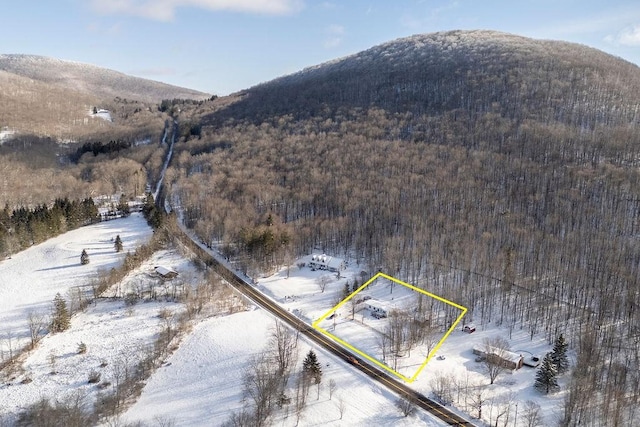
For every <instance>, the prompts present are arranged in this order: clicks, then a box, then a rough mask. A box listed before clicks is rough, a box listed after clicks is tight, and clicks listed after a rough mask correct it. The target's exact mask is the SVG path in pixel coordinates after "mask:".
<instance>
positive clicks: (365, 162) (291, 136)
mask: <svg viewBox="0 0 640 427" xmlns="http://www.w3.org/2000/svg"><path fill="white" fill-rule="evenodd" d="M638 99H640V69H638V67H637V66H634V65H632V64H629V63H627V62H625V61H622V60H620V59H617V58H613V57H611V56H609V55H606V54H604V53H602V52H599V51H596V50H593V49H589V48H586V47H584V46H579V45H573V44H568V43H561V42H550V41H535V40H530V39H525V38H521V37H516V36H509V35H505V34H501V33H492V32H450V33H439V34H432V35H425V36H414V37H411V38H408V39H402V40H398V41H395V42H391V43H388V44H385V45H381V46H379V47H376V48H372V49H370V50H368V51H365V52H362V53H360V54H357V55H354V56H351V57H348V58H344V59H342V60H337V61H334V62H331V63H328V64H324V65H321V66H318V67H314V68H311V69H308V70H304V71H302V72H300V73H297V74H294V75H292V76H288V77H284V78H281V79H278V80H275V81H273V82H269V83H266V84H264V85H260V86H257V87H255V88H251V89H248V90H247V91H244V92H243V93H241V94H239V95H238V96H236V97H235V98H234V100H233V102H229V100H226V101H225V102H226V104H225V106H224V107H223V108H221V107H219V104H217V102H219V101H220V100H215V101H211V102H207V103H204V105H198V106H197V110H196V107H195V106H194V109H192V110H189V108H188V107H185V109H184V111H183V112H182V115H181V117H180V119H181V120H186V121H189V122H190V123H193V122H194V121H195V120H199V123H200V125H201V128H200V130H201V131H200V133H199V134H198V135H197V137H196V136H195V135H191V136H190V135H188V134H185V138H184V139H185V140H186V142H181V143H179V144H178V145H177V146H176V152H175V156H174V163H173V168H171V169H170V170H169V171H168V181H170V183H171V186H172V188H171V193H172V197H173V200H174V201H175V202H177V203H180V204H181V206H182V207H183V209H184V210H185V220H186V222H187V224H188V225H189V226H191V227H193V228H194V230H195V231H196V232H197V233H198V234H199V236H200V237H201V238H202V240H204V241H207V242H221V243H222V249H223V250H224V252H225V254H226V255H227V256H229V257H231V258H234V259H236V260H237V261H238V262H240V263H241V264H242V265H243V268H245V269H246V270H247V271H248V272H249V273H250V274H260V273H261V272H267V271H271V270H272V269H273V268H274V267H277V266H282V265H286V264H290V263H291V262H293V260H294V259H295V257H296V256H299V255H302V254H307V253H309V252H311V251H312V250H314V249H318V250H322V251H325V252H326V253H331V254H339V255H346V256H350V257H352V258H353V259H355V260H356V261H357V262H358V263H359V265H361V266H362V268H363V269H366V270H368V271H371V272H373V271H377V270H378V269H382V270H383V271H385V272H387V273H388V274H392V275H395V276H397V277H398V278H400V279H402V280H407V281H409V282H411V283H414V284H416V285H418V286H421V287H424V288H425V289H428V290H429V291H430V292H434V293H436V294H439V295H442V296H443V297H445V298H450V299H453V300H455V301H456V302H458V303H460V304H463V305H465V306H467V307H469V308H470V312H469V314H468V316H469V319H470V320H473V321H475V322H478V323H482V324H487V323H497V324H500V325H503V326H504V327H506V328H508V330H509V331H513V330H514V329H516V328H518V329H526V330H527V331H528V332H529V333H530V334H531V336H532V337H533V336H534V335H535V334H543V335H544V336H546V337H547V339H548V341H549V343H552V342H554V340H555V339H556V338H557V337H558V336H559V334H564V336H565V337H566V338H567V341H568V342H569V344H570V345H571V346H572V348H573V350H574V351H575V352H576V354H577V357H576V360H574V363H573V366H572V376H571V382H570V385H569V386H568V387H569V390H568V393H567V394H566V396H567V398H566V401H565V407H564V416H563V419H562V420H561V424H562V425H566V426H573V425H619V426H622V425H632V424H634V421H635V422H637V419H638V416H639V415H640V414H637V408H638V404H639V403H640V372H639V371H638V369H637V365H638V363H639V361H640V312H639V311H638V310H637V307H638V304H640V280H639V279H638V277H639V274H638V273H639V272H640V271H639V270H640V245H639V243H640V242H639V241H638V236H637V233H638V227H639V226H640V224H639V223H638V221H639V219H640V218H639V216H640V187H639V186H638V183H639V180H640V176H639V172H638V169H637V166H638V164H637V163H638V159H639V154H640V153H639V150H640V127H639V126H638V122H639V120H640V116H639V111H638V110H639V108H640V105H638V101H637V100H638ZM207 105H210V109H211V111H210V112H207V111H206V107H207Z"/></svg>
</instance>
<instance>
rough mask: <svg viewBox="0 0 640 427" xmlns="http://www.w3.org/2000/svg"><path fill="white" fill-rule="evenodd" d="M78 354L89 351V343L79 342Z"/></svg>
mask: <svg viewBox="0 0 640 427" xmlns="http://www.w3.org/2000/svg"><path fill="white" fill-rule="evenodd" d="M77 351H78V354H85V353H86V352H87V345H86V344H85V343H83V342H81V343H80V344H78V350H77Z"/></svg>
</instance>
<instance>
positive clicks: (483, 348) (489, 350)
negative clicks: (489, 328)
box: [473, 345, 523, 363]
mask: <svg viewBox="0 0 640 427" xmlns="http://www.w3.org/2000/svg"><path fill="white" fill-rule="evenodd" d="M473 349H474V350H475V351H476V352H477V353H481V354H494V355H496V356H499V357H500V358H501V359H504V360H509V361H511V362H514V363H518V362H520V359H522V358H523V357H522V355H521V354H518V353H514V352H512V351H509V350H504V349H501V348H496V347H492V346H490V345H476V346H474V347H473Z"/></svg>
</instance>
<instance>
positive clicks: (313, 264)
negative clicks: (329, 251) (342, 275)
mask: <svg viewBox="0 0 640 427" xmlns="http://www.w3.org/2000/svg"><path fill="white" fill-rule="evenodd" d="M309 267H310V268H311V269H312V270H327V271H331V272H333V273H338V272H340V271H342V270H344V269H345V263H344V260H342V259H341V258H336V257H332V256H328V255H325V254H322V255H317V254H313V255H311V261H309Z"/></svg>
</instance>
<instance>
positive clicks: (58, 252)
mask: <svg viewBox="0 0 640 427" xmlns="http://www.w3.org/2000/svg"><path fill="white" fill-rule="evenodd" d="M151 234H152V230H151V228H150V227H149V226H148V225H147V223H146V221H145V219H144V218H143V217H142V216H141V215H140V214H134V215H131V216H130V217H128V218H124V219H119V220H117V221H107V222H101V223H98V224H94V225H91V226H87V227H82V228H79V229H76V230H73V231H70V232H68V233H65V234H63V235H61V236H58V237H54V238H53V239H50V240H48V241H46V242H44V243H41V244H39V245H36V246H33V247H31V248H29V249H27V250H25V251H22V252H20V253H17V254H15V255H13V256H12V257H11V258H10V259H5V260H2V261H0V344H2V345H1V346H0V349H2V350H3V351H4V352H5V353H7V352H8V346H9V341H11V346H12V347H13V349H14V350H15V349H16V348H20V347H23V346H24V345H25V344H27V343H28V341H29V327H28V316H29V313H34V314H36V315H40V314H43V315H48V314H49V313H50V312H51V308H52V302H53V298H54V297H55V295H56V293H60V294H61V295H62V296H63V297H65V298H66V297H67V295H68V291H69V289H71V288H74V287H77V286H86V285H88V284H89V283H90V281H91V279H92V278H94V277H95V275H96V273H97V272H98V271H109V270H110V269H111V268H113V267H116V266H118V265H120V263H121V262H122V260H123V259H124V256H125V254H126V252H127V251H133V250H135V248H136V247H137V246H139V245H140V244H142V243H145V242H146V241H148V239H149V238H150V237H151ZM117 235H120V238H121V239H122V242H123V244H124V251H123V252H120V253H116V251H115V249H114V239H115V237H116V236H117ZM83 249H85V250H86V251H87V253H88V254H89V260H90V262H89V264H86V265H81V264H80V254H81V252H82V250H83Z"/></svg>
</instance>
